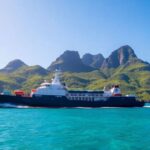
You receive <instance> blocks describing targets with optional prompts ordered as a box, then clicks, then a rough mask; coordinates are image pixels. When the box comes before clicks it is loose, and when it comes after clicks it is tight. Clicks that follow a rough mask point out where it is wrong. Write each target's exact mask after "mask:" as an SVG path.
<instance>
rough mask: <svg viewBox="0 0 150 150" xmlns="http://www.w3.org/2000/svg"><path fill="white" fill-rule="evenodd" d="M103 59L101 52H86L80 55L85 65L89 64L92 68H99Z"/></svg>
mask: <svg viewBox="0 0 150 150" xmlns="http://www.w3.org/2000/svg"><path fill="white" fill-rule="evenodd" d="M104 59H105V58H104V56H103V55H102V54H96V55H92V54H90V53H86V54H84V55H83V57H82V62H83V63H84V64H85V65H88V66H91V67H93V68H100V67H101V65H102V63H103V61H104Z"/></svg>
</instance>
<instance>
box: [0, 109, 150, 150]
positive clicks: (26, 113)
mask: <svg viewBox="0 0 150 150" xmlns="http://www.w3.org/2000/svg"><path fill="white" fill-rule="evenodd" d="M1 149H2V150H47V149H48V150H150V108H100V109H0V150H1Z"/></svg>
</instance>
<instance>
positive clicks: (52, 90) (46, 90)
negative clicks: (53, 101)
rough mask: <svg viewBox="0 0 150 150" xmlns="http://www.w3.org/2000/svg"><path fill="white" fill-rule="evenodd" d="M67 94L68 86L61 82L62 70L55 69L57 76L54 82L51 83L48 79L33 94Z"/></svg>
mask: <svg viewBox="0 0 150 150" xmlns="http://www.w3.org/2000/svg"><path fill="white" fill-rule="evenodd" d="M66 94H67V90H66V87H65V86H64V85H62V84H61V82H60V71H59V70H56V71H55V76H54V78H53V79H52V82H51V83H49V82H47V81H46V80H45V81H44V82H43V83H42V84H41V86H40V87H38V88H37V89H36V90H35V92H34V93H31V96H32V95H56V96H65V95H66Z"/></svg>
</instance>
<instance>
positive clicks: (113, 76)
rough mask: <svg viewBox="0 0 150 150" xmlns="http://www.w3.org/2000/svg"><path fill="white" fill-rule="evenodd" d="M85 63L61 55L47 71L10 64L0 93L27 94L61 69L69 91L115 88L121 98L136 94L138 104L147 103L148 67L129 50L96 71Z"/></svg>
mask: <svg viewBox="0 0 150 150" xmlns="http://www.w3.org/2000/svg"><path fill="white" fill-rule="evenodd" d="M91 55H92V54H91ZM91 55H90V56H91ZM86 58H87V57H86ZM87 60H88V59H87ZM13 62H15V63H13ZM89 62H90V63H89V64H88V63H86V64H85V61H84V62H83V59H81V58H80V56H79V54H78V52H76V51H65V52H64V53H63V54H62V55H61V56H60V57H58V58H57V59H56V61H54V62H53V63H52V64H51V65H50V66H49V67H48V69H44V68H42V67H41V66H39V65H36V66H28V65H26V64H25V63H24V62H22V61H20V60H19V61H18V63H16V61H11V62H10V63H8V64H9V65H6V67H5V68H3V69H1V70H0V91H2V90H3V89H9V90H15V89H24V90H25V91H27V92H30V90H31V89H32V88H36V87H38V86H39V84H40V83H41V82H43V80H45V79H46V80H48V81H50V80H51V78H52V77H53V71H54V70H55V69H60V68H61V69H62V70H63V75H62V81H63V82H65V83H66V84H67V86H68V87H69V88H70V89H88V90H100V89H103V87H104V86H105V87H108V88H109V87H111V85H113V84H119V85H120V86H121V89H122V92H123V94H126V93H128V94H136V95H137V96H138V97H139V98H140V99H142V100H148V99H150V64H149V63H147V62H144V61H143V60H141V59H139V58H137V56H136V54H135V53H134V50H133V49H132V48H131V47H130V46H127V45H126V46H122V47H120V48H119V49H117V50H115V51H113V52H112V53H111V54H110V56H109V57H108V58H106V59H104V60H103V62H101V64H100V65H99V69H98V68H95V67H93V68H92V67H91V64H92V62H93V61H89ZM8 68H11V69H8Z"/></svg>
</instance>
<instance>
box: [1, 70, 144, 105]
mask: <svg viewBox="0 0 150 150" xmlns="http://www.w3.org/2000/svg"><path fill="white" fill-rule="evenodd" d="M60 76H61V72H60V71H59V70H56V71H55V75H54V78H53V79H52V82H51V83H49V82H47V81H46V80H45V81H44V82H43V83H42V84H41V85H40V86H39V87H38V88H37V89H33V90H31V94H30V95H28V96H27V95H25V93H24V91H21V90H16V91H15V92H14V94H13V95H11V94H10V93H9V92H6V91H5V92H2V93H1V94H0V107H11V106H29V107H49V108H61V107H67V108H72V107H92V108H97V107H142V106H144V102H143V101H139V100H137V98H136V97H135V96H133V95H125V96H123V95H122V94H121V90H120V88H119V86H118V85H114V86H113V87H112V88H111V89H110V90H105V89H104V90H102V91H93V90H68V88H67V87H66V85H65V84H62V83H61V81H60Z"/></svg>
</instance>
